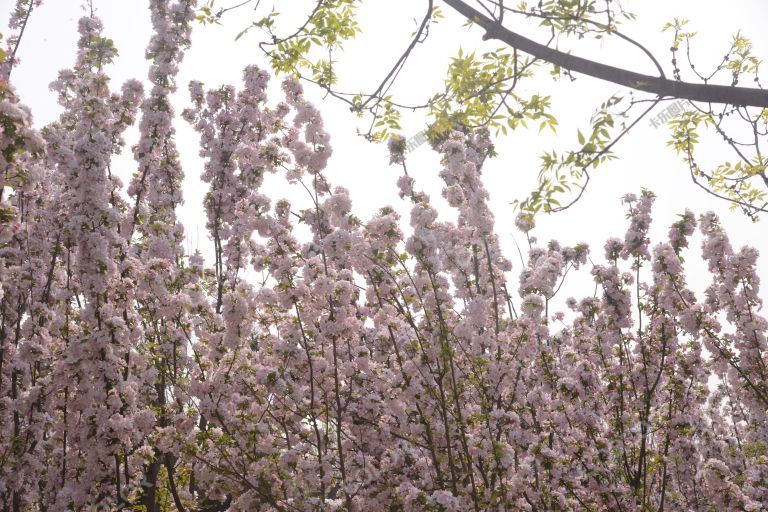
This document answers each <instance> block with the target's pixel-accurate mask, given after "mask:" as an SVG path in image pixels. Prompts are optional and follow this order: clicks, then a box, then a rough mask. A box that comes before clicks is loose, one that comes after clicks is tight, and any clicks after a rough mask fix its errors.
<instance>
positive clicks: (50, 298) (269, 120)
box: [0, 0, 768, 512]
mask: <svg viewBox="0 0 768 512" xmlns="http://www.w3.org/2000/svg"><path fill="white" fill-rule="evenodd" d="M193 8H194V2H193V1H191V0H177V1H175V2H171V1H170V0H153V1H152V3H151V10H152V16H153V17H152V21H153V26H154V29H155V35H154V37H153V38H152V40H151V42H150V45H149V50H148V57H149V58H150V59H151V62H152V63H151V67H150V73H149V78H150V82H151V89H150V92H149V93H148V95H147V96H146V97H145V96H144V92H143V87H142V86H141V84H140V83H139V82H137V81H129V82H127V83H126V84H125V85H123V87H122V88H121V89H120V91H119V92H114V91H112V90H111V89H110V84H109V76H108V74H107V72H106V71H105V69H106V68H107V66H108V65H109V63H110V61H111V60H112V59H113V57H114V55H115V49H114V48H113V47H112V45H111V42H110V41H109V40H108V39H106V38H105V37H104V36H103V35H102V27H101V23H100V22H99V20H98V19H96V18H94V17H87V18H84V19H83V20H81V22H80V24H79V30H80V41H79V45H78V49H79V50H78V56H77V59H76V61H75V65H74V67H73V68H72V69H70V70H67V71H63V72H61V74H60V75H59V78H58V80H57V81H56V82H54V84H52V88H53V90H54V91H55V92H56V93H57V94H58V96H59V101H60V103H61V105H62V107H63V114H62V115H61V117H60V119H59V120H58V121H57V122H55V123H52V124H51V125H49V126H47V127H46V128H45V129H44V130H43V131H42V133H41V134H38V133H36V132H35V131H34V130H32V129H31V128H29V115H28V112H27V111H26V110H25V109H24V108H22V107H20V106H18V105H17V103H16V101H15V98H14V97H13V96H12V94H11V93H10V92H5V93H4V94H6V96H4V98H3V101H6V100H7V101H8V102H9V103H8V106H5V103H3V104H2V106H0V121H1V122H0V124H1V125H2V126H3V129H4V131H3V133H2V134H0V135H2V139H0V142H2V144H3V145H4V146H3V147H25V148H28V151H26V152H23V153H19V152H18V151H15V150H14V151H13V152H12V153H8V154H6V153H3V154H4V157H5V160H4V161H2V163H3V168H2V169H3V172H4V173H5V176H6V178H5V179H6V181H5V182H4V183H3V189H2V190H3V191H4V194H5V197H4V198H3V200H4V201H5V202H6V203H7V205H8V206H7V208H6V209H7V211H9V212H12V223H13V228H9V229H7V232H6V234H5V235H4V237H3V238H2V239H0V272H2V273H0V276H1V277H2V290H3V295H2V298H0V434H1V435H0V509H1V510H3V511H6V510H7V511H9V512H20V511H22V510H78V511H85V510H94V509H96V510H98V509H105V510H113V509H131V510H163V511H166V510H167V511H170V510H174V511H177V512H185V511H208V512H212V511H224V510H231V511H253V510H265V511H325V510H347V511H363V510H373V511H388V510H404V511H424V512H427V511H430V512H432V511H454V512H458V511H485V510H527V511H557V510H594V511H597V510H617V511H627V512H630V511H633V512H634V511H644V510H659V511H661V510H697V511H709V510H718V511H719V510H745V511H759V510H764V509H765V508H766V507H768V426H767V425H768V421H767V420H768V418H766V411H768V370H767V369H766V367H767V365H768V347H767V346H766V344H767V341H766V333H767V332H768V321H766V318H765V317H764V316H763V315H762V314H761V308H762V301H761V298H760V295H759V279H758V277H757V275H756V272H755V264H756V260H757V253H756V251H755V250H754V249H751V248H743V249H740V250H738V251H737V250H735V249H734V248H733V247H732V246H731V245H730V242H729V240H728V237H727V235H726V234H725V232H724V230H723V228H722V226H721V224H720V223H719V221H718V219H717V217H716V216H715V215H714V214H706V215H704V216H702V217H699V218H697V217H696V216H695V215H694V214H693V213H691V212H688V211H686V212H685V213H684V214H683V215H682V216H681V217H680V219H679V220H678V221H677V222H675V223H674V224H673V225H672V226H671V228H670V230H669V235H668V237H667V238H668V239H667V240H665V241H662V242H661V243H658V244H657V245H653V246H652V245H651V240H650V237H649V228H650V224H651V219H652V217H651V207H652V203H653V195H652V194H651V193H650V192H647V191H644V192H642V194H641V196H640V198H637V197H635V196H627V197H625V202H626V203H627V205H628V224H629V225H628V229H627V232H626V233H625V235H624V237H623V238H613V239H610V240H608V242H607V243H606V245H605V257H604V258H603V259H602V261H601V262H600V263H596V264H593V263H590V265H589V267H590V271H591V275H592V277H593V278H594V282H595V284H596V286H597V290H598V293H593V292H594V290H593V289H591V290H587V291H586V292H585V293H584V297H583V298H569V299H567V300H565V301H561V300H560V299H559V297H558V292H559V291H560V289H561V285H562V283H563V280H564V279H565V278H566V274H568V272H569V271H570V270H571V269H574V270H577V269H579V268H581V267H584V266H587V261H588V259H587V255H588V248H587V247H586V246H585V245H583V244H579V245H576V246H573V247H565V246H563V245H561V244H560V243H558V242H557V241H552V242H549V243H548V244H546V245H543V246H539V245H536V243H535V239H534V238H533V237H531V236H530V232H532V231H533V230H534V229H535V226H534V223H533V219H531V218H529V217H520V218H519V219H518V221H517V224H518V227H519V228H520V229H521V230H522V231H524V232H525V233H526V234H527V236H528V238H529V240H530V242H531V247H530V250H529V251H528V254H527V262H526V263H525V264H524V267H523V268H522V269H520V270H519V272H517V273H516V274H517V275H516V277H517V283H518V290H517V293H513V290H512V284H511V282H512V279H513V278H514V277H515V276H513V272H512V263H511V261H510V260H509V259H507V258H506V257H505V255H504V254H503V252H502V249H501V245H500V242H499V238H498V236H497V234H496V231H495V227H494V216H493V212H492V211H491V209H490V207H489V192H488V190H487V189H486V188H485V186H484V182H483V176H482V171H483V166H484V164H485V162H486V160H487V159H488V158H489V157H491V156H492V155H493V147H492V144H491V140H490V138H489V134H488V133H487V131H483V130H479V131H476V132H468V133H464V132H454V133H451V134H449V135H448V136H447V137H446V138H445V140H444V141H443V142H442V143H441V144H440V145H439V147H438V151H439V153H440V155H441V158H442V160H441V161H442V169H441V170H440V173H439V176H440V178H441V179H442V182H443V185H442V188H441V191H440V192H441V194H442V196H443V197H444V198H445V199H446V201H447V202H448V205H449V207H450V208H452V209H454V210H455V212H456V216H455V218H456V220H455V221H452V222H450V221H446V220H443V219H442V217H441V215H440V212H439V211H438V209H437V208H436V207H435V205H434V204H433V203H432V201H431V199H430V196H429V194H428V193H427V191H425V190H422V189H420V188H419V186H418V183H417V181H416V180H415V179H414V177H413V176H412V175H410V174H409V173H408V169H407V162H406V159H405V156H404V155H402V154H401V152H398V151H399V150H398V147H399V146H397V144H395V143H393V144H391V146H392V149H393V151H394V152H395V156H394V157H393V159H392V163H394V164H397V168H399V169H402V175H401V176H400V177H399V178H396V186H397V188H396V190H397V192H398V193H399V195H400V198H401V199H402V200H404V201H406V202H407V204H408V206H409V208H410V213H409V223H410V229H408V230H406V229H405V226H404V225H403V221H402V220H401V218H400V216H399V215H398V214H397V213H396V210H395V209H394V208H393V207H392V206H383V207H382V208H381V209H380V211H379V212H378V214H376V215H375V216H373V217H372V218H370V219H361V218H359V217H357V216H356V215H355V214H354V210H353V202H352V197H351V196H350V193H349V191H348V190H346V189H345V188H344V187H341V186H335V185H334V184H333V183H331V181H330V180H329V178H328V177H327V176H326V173H325V170H326V168H327V166H328V164H329V162H330V160H329V159H330V156H331V145H330V136H329V134H328V132H327V131H326V129H325V127H324V124H323V121H322V118H321V116H320V113H319V111H318V109H317V108H316V107H314V106H313V105H312V104H311V103H310V102H309V101H308V100H307V99H306V98H305V97H304V94H303V91H302V87H301V85H300V84H299V83H298V82H296V81H294V80H291V79H288V80H285V81H284V82H283V84H282V92H283V95H284V101H282V102H279V103H277V104H273V103H269V101H268V98H267V89H268V83H269V80H270V77H269V75H268V74H267V73H266V72H264V71H263V70H260V69H259V68H257V67H255V66H250V67H248V68H246V70H245V71H244V74H243V87H242V88H240V89H236V88H235V87H233V86H222V87H216V88H213V89H206V87H205V86H204V85H203V84H202V83H200V82H192V83H191V84H190V85H189V92H190V102H191V104H190V106H189V108H187V109H186V110H184V112H183V113H182V115H181V117H183V119H184V120H186V121H187V122H189V123H190V124H191V125H192V126H193V127H194V129H195V130H196V131H197V133H198V135H199V137H200V157H201V158H202V160H203V162H204V164H203V173H202V175H201V178H202V181H203V183H204V184H205V186H206V187H207V194H206V197H205V200H204V203H203V205H202V210H203V211H204V213H205V217H206V228H207V231H208V235H209V238H210V241H211V244H212V251H211V255H210V257H209V258H205V257H204V256H203V255H202V254H200V253H194V254H189V253H187V252H185V251H184V243H183V242H184V230H183V226H182V224H181V222H180V220H179V219H178V218H177V214H176V209H177V207H178V206H179V204H180V203H181V201H182V199H183V197H182V191H183V189H182V183H183V177H184V175H183V172H182V168H181V165H180V159H179V153H178V150H177V149H176V145H175V133H174V129H173V123H174V120H175V114H174V112H173V110H172V108H171V105H170V101H169V94H170V93H172V92H173V91H174V90H175V87H176V83H175V82H176V79H175V76H176V73H177V70H178V67H179V64H180V61H181V58H182V56H183V50H184V49H185V48H186V47H187V46H188V44H189V40H190V22H191V20H192V19H193V12H194V10H193ZM6 91H10V89H6ZM3 113H5V114H3ZM3 115H5V116H6V117H2V116H3ZM6 119H7V120H8V121H7V122H6ZM135 123H138V124H139V129H140V138H139V142H138V143H137V145H136V146H135V147H134V148H133V154H134V157H135V161H136V173H135V174H134V177H133V179H132V181H131V183H130V184H128V186H127V187H124V186H123V184H122V183H121V182H120V180H119V179H117V177H116V176H115V175H114V174H113V170H112V164H113V157H114V156H115V155H116V154H117V153H119V152H120V150H121V149H122V147H123V145H124V141H123V134H124V132H125V130H126V129H127V128H128V127H129V126H131V125H133V124H135ZM8 126H13V127H14V128H13V129H12V130H10V129H9V128H7V127H8ZM0 149H2V148H0ZM9 156H13V158H9ZM14 173H15V174H14ZM9 176H24V179H23V180H21V179H16V181H13V182H12V181H11V178H9ZM268 177H269V179H280V180H283V181H284V182H285V183H287V184H289V185H292V186H295V187H296V188H300V189H302V190H304V191H305V192H306V200H305V201H303V202H302V201H294V202H290V201H288V200H286V199H281V198H276V197H270V196H269V195H267V193H266V186H265V180H266V179H267V178H268ZM393 192H394V190H393ZM393 195H394V194H393ZM3 211H5V210H3ZM10 216H11V214H8V217H9V218H10ZM9 225H10V224H9ZM696 229H698V230H699V232H700V233H701V235H702V236H703V245H702V256H703V258H704V260H705V262H706V263H707V265H708V276H707V277H708V278H709V280H710V283H709V286H708V287H707V289H706V292H705V293H704V294H703V296H702V297H697V296H696V294H695V293H694V292H693V291H692V290H691V288H690V287H689V285H688V284H687V277H686V272H685V261H684V255H685V258H686V259H687V258H690V257H692V255H689V254H688V253H687V252H684V251H687V250H688V249H687V248H688V246H689V239H690V237H691V236H692V235H693V234H694V232H695V231H696ZM406 231H407V232H408V234H406ZM563 304H564V306H565V308H567V310H566V311H561V310H560V309H558V308H562V307H563Z"/></svg>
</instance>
